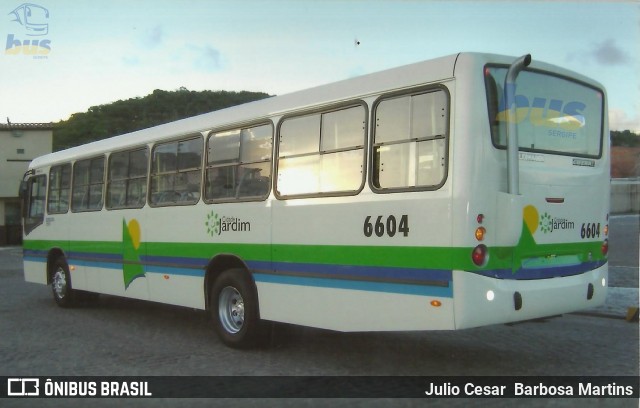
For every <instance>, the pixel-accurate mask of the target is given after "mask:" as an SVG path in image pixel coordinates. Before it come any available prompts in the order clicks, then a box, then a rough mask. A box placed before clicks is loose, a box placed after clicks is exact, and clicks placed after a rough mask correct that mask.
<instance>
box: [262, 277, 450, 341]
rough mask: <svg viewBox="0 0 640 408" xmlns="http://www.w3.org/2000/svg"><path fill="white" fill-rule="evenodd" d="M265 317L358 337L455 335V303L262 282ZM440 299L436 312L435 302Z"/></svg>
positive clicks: (361, 291)
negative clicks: (421, 333)
mask: <svg viewBox="0 0 640 408" xmlns="http://www.w3.org/2000/svg"><path fill="white" fill-rule="evenodd" d="M261 279H262V277H261V276H256V280H257V281H258V282H257V286H258V293H259V296H260V306H261V309H260V317H261V318H262V319H265V320H272V321H278V322H286V323H292V324H299V325H303V326H310V327H318V328H323V329H330V330H338V331H343V332H354V331H392V330H398V331H399V330H407V331H409V330H446V329H453V299H451V298H442V297H436V296H432V297H430V296H421V295H407V294H398V293H383V292H372V291H363V290H349V289H335V288H329V287H313V286H301V285H286V284H276V283H270V282H261V281H260V280H261ZM435 299H440V301H441V302H442V306H440V307H439V308H437V309H436V308H434V307H431V306H430V305H429V303H430V301H432V300H435Z"/></svg>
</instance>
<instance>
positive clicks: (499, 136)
mask: <svg viewBox="0 0 640 408" xmlns="http://www.w3.org/2000/svg"><path fill="white" fill-rule="evenodd" d="M506 73H507V67H502V66H488V67H486V68H485V85H486V88H487V101H488V108H489V120H490V122H491V136H492V139H493V144H494V145H495V146H496V147H498V148H504V147H506V140H507V122H508V121H509V120H510V117H509V109H508V107H505V102H504V91H503V86H504V78H505V75H506ZM603 100H604V97H603V93H602V91H600V90H599V89H596V88H592V87H590V86H587V85H585V84H582V83H580V82H576V81H574V80H570V79H567V78H563V77H559V76H554V75H551V74H547V73H541V72H536V71H523V72H522V73H520V75H519V76H518V80H517V83H516V89H515V104H516V108H517V111H516V115H515V121H516V123H517V129H518V144H519V147H520V150H523V151H529V152H539V153H551V154H559V155H568V156H578V157H590V158H599V157H601V155H602V133H603V132H602V118H603Z"/></svg>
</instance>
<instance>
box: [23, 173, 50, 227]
mask: <svg viewBox="0 0 640 408" xmlns="http://www.w3.org/2000/svg"><path fill="white" fill-rule="evenodd" d="M37 180H44V187H43V190H44V197H43V199H42V212H41V213H40V214H38V215H37V216H36V217H32V216H31V208H32V205H33V201H34V200H33V198H34V196H33V185H34V184H36V183H37ZM48 185H49V174H48V173H46V174H45V173H41V174H37V175H33V176H31V177H29V179H28V180H27V188H26V196H25V201H24V205H25V208H24V212H23V217H24V235H25V236H26V235H29V234H30V233H31V232H32V231H33V230H35V229H36V228H37V227H38V226H40V225H42V224H43V223H44V217H45V214H46V210H47V193H48ZM32 220H35V221H32Z"/></svg>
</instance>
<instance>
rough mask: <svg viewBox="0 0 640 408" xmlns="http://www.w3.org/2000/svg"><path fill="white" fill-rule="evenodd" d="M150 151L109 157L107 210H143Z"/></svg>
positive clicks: (119, 153) (135, 151)
mask: <svg viewBox="0 0 640 408" xmlns="http://www.w3.org/2000/svg"><path fill="white" fill-rule="evenodd" d="M148 162H149V151H148V149H147V148H146V147H145V148H142V149H136V150H128V151H124V152H117V153H113V154H111V155H110V156H109V171H108V173H107V208H109V209H117V208H142V207H144V204H145V202H146V197H147V167H148Z"/></svg>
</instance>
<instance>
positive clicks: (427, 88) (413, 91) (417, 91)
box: [368, 83, 452, 194]
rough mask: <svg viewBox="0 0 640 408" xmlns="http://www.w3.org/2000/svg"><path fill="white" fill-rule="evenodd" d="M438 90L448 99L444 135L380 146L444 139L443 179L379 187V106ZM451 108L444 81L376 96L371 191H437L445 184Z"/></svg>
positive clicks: (370, 178) (373, 116)
mask: <svg viewBox="0 0 640 408" xmlns="http://www.w3.org/2000/svg"><path fill="white" fill-rule="evenodd" d="M437 91H442V92H444V95H445V98H446V100H447V105H446V106H447V115H446V118H445V127H444V135H441V136H442V137H427V138H419V139H402V141H401V142H399V141H394V142H387V143H383V144H381V145H380V146H384V145H386V146H390V145H394V144H399V143H406V142H407V141H412V142H422V141H429V140H439V139H440V140H444V175H443V177H442V180H441V181H440V183H438V184H434V185H425V186H413V187H394V188H379V187H376V185H375V182H374V181H375V180H374V178H375V175H376V169H375V164H376V163H375V161H376V160H375V149H376V147H378V146H376V143H375V141H376V128H377V126H376V122H377V112H378V106H379V105H380V104H381V103H382V102H384V101H385V100H388V99H393V98H399V97H403V96H417V95H421V94H425V93H429V92H437ZM451 109H452V104H451V92H450V91H449V88H447V86H446V85H445V84H443V83H438V84H433V85H423V86H418V87H413V88H409V89H403V90H401V91H395V92H389V93H384V94H381V95H380V96H378V98H376V100H375V101H374V102H373V105H372V108H371V110H372V112H373V113H372V116H371V141H370V143H369V146H368V147H369V155H370V157H371V160H370V161H369V169H368V170H369V188H371V191H373V192H374V193H375V194H390V193H403V192H414V191H416V192H417V191H437V190H440V189H441V188H442V186H444V185H445V184H446V182H447V180H448V178H449V150H450V140H451V134H450V133H451V117H452V115H451Z"/></svg>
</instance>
